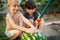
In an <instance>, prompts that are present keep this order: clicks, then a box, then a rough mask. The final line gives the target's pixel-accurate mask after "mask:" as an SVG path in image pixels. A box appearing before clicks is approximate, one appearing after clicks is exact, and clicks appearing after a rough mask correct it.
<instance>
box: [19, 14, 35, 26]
mask: <svg viewBox="0 0 60 40" xmlns="http://www.w3.org/2000/svg"><path fill="white" fill-rule="evenodd" d="M20 16H21V18H22V20H23V21H24V22H25V23H26V24H27V25H29V26H30V27H34V26H33V24H32V23H31V22H30V21H29V20H28V19H26V18H25V17H24V16H23V14H22V13H20Z"/></svg>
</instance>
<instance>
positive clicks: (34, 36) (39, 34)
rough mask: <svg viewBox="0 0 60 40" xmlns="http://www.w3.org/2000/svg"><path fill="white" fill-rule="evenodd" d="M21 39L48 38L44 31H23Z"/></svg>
mask: <svg viewBox="0 0 60 40" xmlns="http://www.w3.org/2000/svg"><path fill="white" fill-rule="evenodd" d="M21 40H47V39H46V37H45V36H44V35H43V34H42V33H34V34H32V33H30V34H28V33H23V35H22V37H21Z"/></svg>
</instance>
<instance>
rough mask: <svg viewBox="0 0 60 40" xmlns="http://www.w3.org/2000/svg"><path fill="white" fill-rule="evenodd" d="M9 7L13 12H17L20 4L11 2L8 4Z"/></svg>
mask: <svg viewBox="0 0 60 40" xmlns="http://www.w3.org/2000/svg"><path fill="white" fill-rule="evenodd" d="M9 9H10V11H11V12H13V13H17V12H18V11H19V9H20V5H19V3H16V2H13V3H12V4H11V5H10V6H9Z"/></svg>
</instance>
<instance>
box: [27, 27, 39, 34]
mask: <svg viewBox="0 0 60 40" xmlns="http://www.w3.org/2000/svg"><path fill="white" fill-rule="evenodd" d="M39 31H40V30H38V29H37V28H34V27H33V28H29V29H27V30H26V32H27V33H37V32H39Z"/></svg>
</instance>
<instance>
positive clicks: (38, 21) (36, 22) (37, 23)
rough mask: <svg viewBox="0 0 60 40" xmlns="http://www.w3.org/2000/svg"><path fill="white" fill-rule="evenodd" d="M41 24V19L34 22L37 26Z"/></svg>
mask: <svg viewBox="0 0 60 40" xmlns="http://www.w3.org/2000/svg"><path fill="white" fill-rule="evenodd" d="M40 22H41V19H40V18H39V17H38V18H37V20H36V21H35V22H34V25H35V26H37V25H39V24H40Z"/></svg>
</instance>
